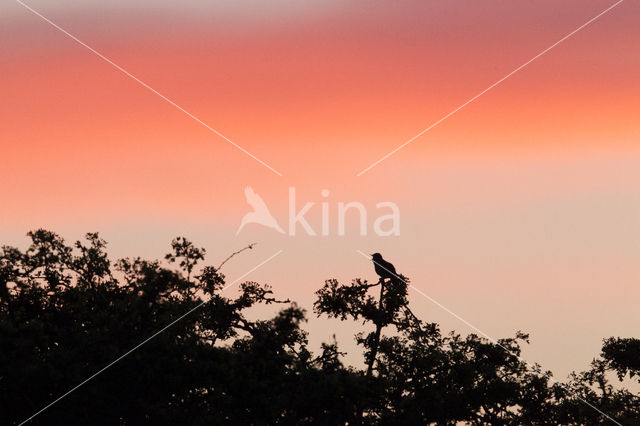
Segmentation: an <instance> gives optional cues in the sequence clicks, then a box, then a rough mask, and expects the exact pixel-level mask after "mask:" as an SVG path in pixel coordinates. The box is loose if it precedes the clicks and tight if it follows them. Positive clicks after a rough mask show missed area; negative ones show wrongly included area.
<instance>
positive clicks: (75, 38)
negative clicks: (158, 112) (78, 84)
mask: <svg viewBox="0 0 640 426" xmlns="http://www.w3.org/2000/svg"><path fill="white" fill-rule="evenodd" d="M15 1H16V2H17V3H18V4H20V5H22V6H23V7H24V8H25V9H27V10H29V11H30V12H32V13H33V14H35V15H37V16H39V17H40V18H42V19H43V20H44V21H46V22H48V23H49V24H51V25H52V26H53V27H54V28H56V29H58V30H59V31H61V32H62V33H64V34H66V35H67V36H69V37H70V38H71V39H73V40H74V41H75V42H77V43H78V44H80V45H82V46H84V47H86V48H87V49H89V50H90V51H91V52H93V53H94V54H96V55H97V56H98V57H100V59H102V60H104V61H106V62H107V63H109V64H111V65H112V66H113V67H115V68H116V69H118V70H119V71H120V72H122V73H123V74H125V75H126V76H127V77H130V78H131V79H133V80H135V81H136V82H138V83H139V84H140V85H142V86H143V87H145V88H146V89H148V90H150V91H152V92H153V93H155V94H156V95H158V96H160V97H161V98H162V99H164V100H165V101H167V102H168V103H170V104H171V105H173V106H174V107H176V108H177V109H179V110H180V111H182V112H183V113H185V114H186V115H187V116H189V117H191V118H192V119H193V120H195V121H197V122H198V123H200V124H202V125H203V126H204V127H206V128H207V129H209V130H210V131H212V132H213V133H215V134H216V135H218V136H219V137H221V138H222V139H224V140H225V141H227V142H229V143H230V144H231V145H233V146H235V147H236V148H238V149H239V150H240V151H242V152H244V153H245V154H247V155H248V156H249V157H251V158H253V159H254V160H256V161H257V162H258V163H260V164H262V165H263V166H265V167H266V168H267V169H269V170H271V171H272V172H273V173H275V174H277V175H278V176H282V173H280V172H279V171H277V170H276V169H274V168H273V167H271V166H270V165H268V164H267V163H265V162H264V161H262V160H261V159H259V158H258V157H256V156H255V155H253V154H252V153H250V152H249V151H247V150H246V149H244V148H243V147H241V146H240V145H238V144H237V143H235V142H234V141H232V140H231V139H229V138H228V137H226V136H225V135H223V134H222V133H220V132H219V131H218V130H216V129H214V128H213V127H211V126H210V125H208V124H207V123H205V122H204V121H202V120H201V119H199V118H198V117H196V116H195V115H193V114H192V113H190V112H189V111H187V110H186V109H184V108H183V107H181V106H180V105H178V104H177V103H175V102H174V101H172V100H171V99H169V98H168V97H166V96H165V95H163V94H162V93H160V92H158V91H157V90H156V89H154V88H153V87H151V86H149V85H148V84H147V83H145V82H144V81H142V80H140V79H139V78H138V77H136V76H135V75H133V74H131V73H130V72H129V71H127V70H126V69H124V68H122V67H121V66H120V65H118V64H116V63H115V62H113V61H112V60H111V59H109V58H107V57H106V56H104V55H103V54H102V53H100V52H98V51H97V50H95V49H94V48H93V47H91V46H89V45H88V44H87V43H85V42H83V41H82V40H80V39H79V38H77V37H76V36H74V35H73V34H71V33H70V32H68V31H67V30H65V29H64V28H62V27H60V26H59V25H58V24H56V23H55V22H53V21H51V20H50V19H48V18H47V17H46V16H43V15H42V14H41V13H40V12H38V11H37V10H35V9H33V8H32V7H31V6H29V5H27V4H25V3H23V2H22V1H21V0H15Z"/></svg>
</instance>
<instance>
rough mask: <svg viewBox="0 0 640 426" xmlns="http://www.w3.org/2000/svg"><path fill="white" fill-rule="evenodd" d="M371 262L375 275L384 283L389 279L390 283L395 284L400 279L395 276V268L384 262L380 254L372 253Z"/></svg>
mask: <svg viewBox="0 0 640 426" xmlns="http://www.w3.org/2000/svg"><path fill="white" fill-rule="evenodd" d="M371 260H372V261H373V266H374V268H375V271H376V274H378V275H379V276H380V279H381V280H383V281H384V280H385V278H389V279H390V280H391V281H394V282H395V281H398V280H399V279H400V278H399V277H398V275H397V274H396V268H395V267H394V266H393V265H392V264H391V263H389V262H387V261H386V260H384V259H383V258H382V255H381V254H380V253H373V254H372V255H371Z"/></svg>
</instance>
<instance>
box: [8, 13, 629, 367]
mask: <svg viewBox="0 0 640 426" xmlns="http://www.w3.org/2000/svg"><path fill="white" fill-rule="evenodd" d="M27 3H28V4H29V5H30V6H32V7H34V8H35V9H37V10H39V11H40V12H41V13H42V14H43V15H45V16H47V17H48V18H49V19H51V20H53V21H54V22H56V23H57V24H58V25H60V26H62V27H63V28H65V29H66V30H68V31H69V32H71V33H73V34H74V35H75V36H77V37H78V38H80V39H81V40H83V41H84V42H86V43H87V44H89V45H91V46H92V47H94V48H95V49H96V50H98V51H100V52H101V53H103V54H104V55H106V56H108V57H109V58H111V59H112V60H113V61H115V62H116V63H118V64H119V65H121V66H122V67H123V68H125V69H127V70H128V71H129V72H131V73H133V74H134V75H136V76H137V77H138V78H140V79H141V80H143V81H144V82H146V83H147V84H149V85H150V86H152V87H153V88H155V89H156V90H158V91H160V92H162V93H163V94H165V95H166V96H168V97H169V98H171V99H173V100H174V101H175V102H176V103H178V104H179V105H181V106H183V107H184V108H185V109H187V110H188V111H190V112H191V113H193V114H195V115H196V116H197V117H199V118H200V119H201V120H203V121H204V122H206V123H208V124H209V125H211V126H212V127H214V128H215V129H217V130H219V131H221V132H222V133H224V134H225V135H226V136H228V137H229V138H231V139H232V140H233V141H234V142H236V143H238V144H240V145H241V146H242V147H244V148H245V149H247V150H248V151H250V152H251V153H253V154H254V155H256V156H258V157H259V158H261V159H262V160H264V161H266V162H267V163H269V164H270V165H271V166H272V167H274V168H275V169H277V170H278V171H280V172H281V173H282V174H283V175H284V176H282V177H280V176H277V175H276V174H274V173H272V172H271V171H269V170H268V169H267V168H265V167H263V166H262V165H260V164H259V163H257V162H256V161H254V160H253V159H252V158H250V157H249V156H247V155H245V154H244V153H242V152H240V151H239V150H238V149H236V148H234V147H233V146H231V145H230V144H229V143H227V142H225V141H224V140H222V139H221V138H219V137H218V136H216V135H215V134H213V133H211V132H210V131H209V130H207V129H206V128H204V127H203V126H202V125H200V124H198V123H197V122H195V121H194V120H192V119H191V118H189V117H187V116H186V115H185V114H184V113H182V112H180V111H178V110H177V109H176V108H174V107H173V106H171V105H169V104H168V103H167V102H165V101H164V100H163V99H161V98H160V97H158V96H156V95H155V94H153V93H151V92H150V91H148V90H146V89H145V88H144V87H142V86H140V85H139V84H138V83H136V82H135V81H133V80H131V79H130V78H128V77H127V76H125V75H124V74H122V73H121V72H119V71H118V70H116V69H114V68H113V67H112V66H111V65H109V64H107V63H106V62H104V61H102V60H101V59H100V58H98V57H97V56H95V55H94V54H93V53H91V52H90V51H88V50H87V49H85V48H83V47H82V46H80V45H78V44H77V43H75V42H74V41H73V40H71V39H70V38H69V37H67V36H65V35H64V34H62V33H61V32H59V31H58V30H56V29H55V28H53V27H51V26H50V25H49V24H47V23H46V22H44V21H43V20H42V19H40V18H39V17H37V16H35V15H34V14H32V13H31V12H29V11H28V10H26V9H25V8H23V7H22V6H20V5H19V4H18V3H15V2H5V3H4V4H3V5H2V6H0V12H1V13H0V16H2V18H0V20H2V24H3V25H2V26H0V40H1V42H0V43H1V45H0V48H1V49H2V55H1V56H0V63H1V69H2V74H3V75H2V80H1V81H0V89H1V91H0V92H1V93H2V96H3V102H2V103H1V104H0V137H1V139H2V141H3V143H2V153H3V159H4V160H5V161H4V162H3V167H2V169H0V195H1V196H2V205H1V207H0V237H1V243H5V244H14V245H19V246H23V245H24V244H25V243H26V239H25V238H24V234H25V233H26V232H27V231H28V230H29V229H33V228H37V227H46V228H49V229H51V230H54V231H56V232H58V233H60V234H62V235H63V236H64V237H66V238H67V239H69V240H73V239H77V238H79V237H80V236H81V235H82V234H84V233H85V232H88V231H99V232H101V234H102V235H103V237H104V238H106V239H107V240H108V241H109V242H110V245H111V252H112V254H113V256H114V257H119V256H134V255H142V256H146V257H152V258H153V257H161V256H162V255H163V254H164V253H165V252H166V251H167V247H168V246H169V242H170V240H171V238H172V237H174V236H176V235H185V236H187V237H188V238H190V239H192V240H193V241H195V242H196V243H197V244H199V245H202V246H205V247H207V249H208V250H209V253H210V255H209V258H210V260H211V261H212V262H213V263H218V262H219V260H220V259H222V258H224V257H226V255H227V254H228V253H230V252H232V251H234V250H236V249H237V248H239V247H242V246H243V245H245V244H246V243H248V242H253V241H257V242H258V243H259V245H258V247H257V249H256V251H254V252H251V253H250V254H247V255H243V257H242V258H239V259H234V263H231V264H229V265H228V268H229V270H228V271H227V276H228V277H229V278H230V279H233V278H234V277H235V276H239V275H241V274H242V273H244V272H245V271H246V270H248V269H250V268H251V267H253V266H254V265H255V264H257V263H259V262H260V261H262V260H263V259H265V258H267V257H269V256H270V255H271V254H272V253H274V252H276V251H277V250H280V249H282V250H283V253H282V255H280V256H278V257H277V258H276V259H275V260H274V261H273V262H270V263H269V264H267V265H265V266H264V267H263V268H261V269H260V270H259V271H257V272H256V273H254V274H253V275H252V276H251V277H250V278H252V279H255V280H257V281H261V282H269V283H271V284H272V285H273V286H274V288H275V289H276V291H277V292H278V293H279V294H281V295H283V296H288V297H291V298H292V299H295V300H298V301H299V302H300V303H301V304H302V305H303V306H305V307H307V308H309V309H310V307H311V303H312V302H313V300H314V295H313V293H314V291H315V290H316V289H317V288H319V287H320V286H321V285H322V283H323V281H324V280H325V279H327V278H333V277H335V278H339V279H341V280H343V281H347V280H350V279H351V278H354V277H364V278H369V279H373V278H374V273H373V268H372V266H371V264H369V263H367V261H366V259H363V258H362V257H361V256H360V255H358V254H357V253H356V250H363V251H365V252H372V251H380V252H381V253H383V255H384V256H385V258H388V259H389V260H391V261H392V262H394V263H395V264H396V267H397V269H398V270H399V271H400V272H402V273H403V274H404V275H406V276H409V277H410V278H411V279H412V282H413V283H414V285H416V286H417V287H419V288H420V289H422V290H423V291H425V292H426V293H428V294H429V295H430V296H432V297H433V298H435V299H437V300H438V301H440V302H441V303H442V304H444V305H445V306H447V307H449V308H450V309H451V310H453V311H455V312H456V313H457V314H458V315H460V316H461V317H463V318H465V319H467V320H468V321H469V322H471V323H473V324H474V325H476V326H477V327H479V328H480V329H482V330H483V331H485V332H486V333H487V334H489V335H492V336H495V337H504V336H507V335H512V334H513V333H514V332H515V331H516V330H524V331H528V332H530V333H531V334H532V344H531V345H530V347H529V348H527V349H526V351H525V356H526V358H527V359H528V360H530V361H532V362H539V363H541V364H542V365H543V366H544V367H545V368H548V369H552V370H553V371H555V372H556V374H559V375H560V376H564V375H565V374H567V373H568V372H569V371H570V370H571V369H581V368H585V367H586V366H587V363H588V362H589V361H590V360H591V358H592V357H593V356H595V355H596V354H597V352H598V350H599V347H600V343H601V339H602V338H604V337H608V336H611V335H621V336H630V335H637V334H638V331H637V327H636V324H637V322H638V321H637V315H636V313H637V303H638V298H639V297H640V286H638V285H637V283H638V282H640V280H639V278H640V272H639V271H638V268H637V264H638V253H639V252H640V250H639V249H640V226H639V224H640V219H638V218H640V149H639V148H640V122H639V121H638V111H639V110H640V84H639V83H638V75H640V50H639V49H638V48H637V47H638V42H639V41H640V29H639V28H638V26H637V22H638V18H640V4H639V3H637V2H632V1H626V2H623V3H622V4H621V5H619V6H618V7H616V8H615V9H613V10H612V11H611V12H609V13H608V14H606V15H605V16H603V17H602V18H600V19H599V20H597V21H596V22H594V23H593V24H592V25H590V26H589V27H587V28H585V29H584V30H582V31H581V32H579V33H578V34H576V35H575V36H574V37H572V38H570V39H569V40H567V41H565V42H564V43H562V44H561V45H559V46H558V47H556V48H555V49H553V50H552V51H550V52H549V53H547V54H546V55H545V56H543V57H541V58H540V59H538V60H537V61H535V62H534V63H532V64H531V65H529V66H527V67H526V68H525V69H523V70H522V71H520V72H519V73H517V74H516V75H514V76H512V77H510V78H509V79H508V80H506V81H505V82H503V83H502V84H501V85H499V86H498V87H496V88H495V89H493V90H492V91H490V92H488V93H487V94H485V95H483V96H482V97H481V98H479V99H478V100H477V101H475V102H474V103H472V104H471V105H469V106H468V107H466V108H464V109H463V110H461V111H460V112H458V113H457V114H455V115H454V116H452V117H451V118H449V119H448V120H447V121H445V122H443V123H442V124H441V125H439V126H438V127H436V128H434V129H433V130H431V131H430V132H428V133H427V134H425V135H424V136H423V137H421V138H420V139H418V140H416V141H415V142H413V143H411V144H410V145H409V146H407V147H406V148H404V149H402V150H401V151H399V152H398V153H397V154H395V155H393V156H392V157H390V158H389V159H388V160H386V161H384V162H382V163H381V164H380V165H379V166H377V167H376V168H374V169H372V170H371V171H370V172H368V173H366V174H365V175H363V176H361V177H356V176H355V175H356V173H357V172H359V171H360V170H362V169H364V168H365V167H367V166H368V165H369V164H371V163H372V162H373V161H375V160H377V159H378V158H380V157H381V156H383V155H384V154H386V153H387V152H389V151H390V150H392V149H393V148H395V147H396V146H398V145H399V144H401V143H402V142H404V141H406V140H407V139H409V138H411V137H412V136H414V135H415V134H417V133H418V132H419V131H421V130H422V129H424V128H426V127H427V126H429V125H430V124H431V123H433V122H435V121H436V120H438V119H439V118H441V117H442V116H444V115H445V114H447V113H448V112H450V111H451V110H453V109H454V108H456V107H457V106H458V105H460V104H462V103H463V102H465V101H466V100H468V99H470V98H471V97H473V96H474V95H476V94H477V93H479V92H480V91H482V90H484V89H485V88H487V87H488V86H489V85H491V84H492V83H494V82H495V81H497V80H498V79H500V78H501V77H503V76H505V75H506V74H508V73H509V72H511V71H512V70H514V69H515V68H517V67H518V66H519V65H521V64H522V63H524V62H526V61H527V60H529V59H531V58H532V57H533V56H535V55H536V54H538V53H539V52H541V51H542V50H544V49H545V48H547V47H548V46H550V45H551V44H553V43H554V42H556V41H558V40H559V39H561V38H562V37H563V36H565V35H566V34H568V33H569V32H571V31H572V30H574V29H575V28H577V27H579V26H580V25H582V24H583V23H585V22H586V21H588V20H589V19H590V18H592V17H593V16H595V15H597V14H598V13H600V12H601V11H602V10H604V9H606V8H607V7H608V6H610V5H612V4H613V3H614V2H613V1H602V0H597V1H577V0H572V1H564V2H557V1H547V0H544V1H542V0H541V1H497V0H495V1H485V2H477V1H471V0H466V1H462V0H460V1H454V2H417V1H406V2H400V3H394V5H393V6H390V3H383V2H373V3H372V2H354V3H349V5H346V4H345V3H343V2H308V3H307V2H305V3H304V5H303V6H301V5H300V2H295V3H294V2H285V1H276V2H274V3H271V4H270V6H268V7H267V6H264V5H262V6H257V5H258V4H262V3H257V2H250V1H241V2H237V3H234V6H233V7H229V5H230V3H227V2H223V3H216V2H213V3H209V2H200V1H187V2H182V3H181V7H180V8H179V9H176V7H175V6H174V5H173V3H171V2H151V1H143V2H140V3H136V6H135V7H134V6H131V5H130V2H124V1H117V2H113V3H111V2H110V3H109V5H108V6H105V5H103V4H102V3H101V2H86V3H83V5H82V8H81V9H78V8H76V6H77V5H76V3H75V2H65V1H63V2H51V1H45V0H37V1H36V0H34V1H30V2H27ZM247 185H250V186H252V187H253V188H254V189H255V190H256V191H257V192H258V193H259V194H260V195H261V196H262V197H263V198H264V199H265V201H266V202H267V203H268V204H269V206H270V208H271V210H272V212H273V213H274V216H275V217H276V218H278V219H279V220H280V221H281V223H285V222H286V218H287V191H288V187H290V186H295V187H296V188H297V193H298V197H299V201H300V202H301V203H304V202H306V201H315V202H316V204H317V203H319V202H321V201H322V197H321V196H320V191H321V190H322V189H328V190H330V192H331V195H330V196H329V198H328V200H329V202H330V205H331V208H332V216H331V218H332V219H331V220H332V221H333V222H332V226H335V218H336V212H335V208H336V206H337V203H338V202H339V201H360V202H362V203H363V204H364V205H366V206H367V208H368V209H369V211H370V212H371V215H372V216H373V218H375V217H376V215H377V213H376V210H375V204H376V202H379V201H393V202H395V203H397V204H398V206H399V207H400V210H401V235H400V236H398V237H388V238H381V237H376V236H368V237H364V238H363V237H360V236H358V235H357V233H356V232H355V230H356V226H355V224H354V223H351V225H352V226H351V227H350V228H349V229H348V230H349V231H350V232H348V233H347V236H345V237H337V236H335V235H332V236H329V237H306V236H303V235H300V234H298V235H296V236H295V237H291V236H283V235H279V234H276V233H274V232H272V231H270V230H267V229H262V228H260V227H258V226H255V225H254V226H250V227H247V228H246V229H245V230H243V232H242V233H241V234H240V235H239V236H238V237H235V231H236V229H237V227H238V225H239V223H240V219H241V218H242V216H243V215H244V214H245V213H246V212H247V211H248V206H247V205H246V202H245V199H244V194H243V189H244V187H245V186H247ZM319 212H320V208H319V206H318V205H316V206H315V207H314V209H313V210H312V212H311V214H310V215H309V220H310V222H312V223H313V225H314V226H316V227H318V228H319V223H320V222H319ZM372 222H373V219H371V220H370V224H369V225H370V226H371V224H372ZM334 230H335V228H334ZM299 232H301V231H300V230H299ZM333 234H335V232H333ZM411 301H412V304H413V309H414V311H415V312H417V313H420V314H421V316H422V317H423V318H424V319H425V320H429V321H435V322H439V323H440V324H441V325H442V327H443V329H445V330H449V329H456V330H458V331H460V332H463V333H467V332H469V331H470V330H469V329H468V328H467V327H466V326H465V325H464V324H462V323H461V322H459V321H458V320H456V319H455V318H453V317H452V316H451V315H449V314H448V313H446V312H444V311H442V310H441V309H440V308H438V307H436V306H435V305H433V304H431V302H429V301H428V300H426V299H424V298H422V297H421V296H420V295H418V294H415V293H414V294H413V295H412V296H411ZM311 316H312V317H313V315H311ZM309 328H310V329H311V330H312V332H313V333H312V335H315V337H314V339H315V341H314V344H318V343H319V341H320V339H325V340H327V339H329V338H330V336H331V334H333V333H338V334H339V336H340V337H341V338H342V339H343V340H344V341H346V340H350V338H351V335H352V334H353V333H354V332H355V327H354V328H348V327H341V328H338V327H336V323H334V322H330V321H325V320H316V319H312V320H311V322H310V323H309Z"/></svg>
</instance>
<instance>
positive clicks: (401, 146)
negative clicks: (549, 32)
mask: <svg viewBox="0 0 640 426" xmlns="http://www.w3.org/2000/svg"><path fill="white" fill-rule="evenodd" d="M623 1H624V0H619V1H618V2H616V3H615V4H613V5H612V6H609V7H608V8H607V9H605V10H603V11H602V12H600V13H599V14H598V15H596V16H594V17H593V18H591V19H589V20H588V21H587V22H585V23H584V24H582V25H581V26H579V27H578V28H576V29H575V30H573V31H571V32H570V33H569V34H567V35H566V36H564V37H562V38H561V39H560V40H558V41H557V42H555V43H553V44H552V45H551V46H549V47H547V48H546V49H544V50H543V51H542V52H540V53H538V54H537V55H536V56H534V57H533V58H531V59H529V60H528V61H527V62H525V63H524V64H522V65H520V66H519V67H518V68H516V69H515V70H513V71H511V72H510V73H509V74H507V75H505V76H504V77H502V78H501V79H500V80H498V81H496V82H495V83H493V84H492V85H491V86H489V87H487V88H486V89H484V90H483V91H482V92H480V93H478V94H477V95H475V96H474V97H473V98H471V99H469V100H468V101H466V102H465V103H463V104H462V105H460V106H459V107H457V108H456V109H454V110H453V111H451V112H450V113H449V114H447V115H445V116H444V117H442V118H441V119H439V120H438V121H436V122H435V123H433V124H431V125H430V126H429V127H427V128H426V129H424V130H422V131H421V132H420V133H418V134H417V135H415V136H414V137H412V138H411V139H409V140H408V141H406V142H404V143H403V144H401V145H399V146H397V147H396V148H395V149H393V150H392V151H390V152H389V153H388V154H386V155H385V156H383V157H382V158H380V159H379V160H378V161H376V162H374V163H371V164H370V165H369V166H368V167H367V168H365V169H363V170H361V171H360V172H359V173H358V174H356V176H362V175H363V174H365V173H366V172H368V171H369V170H371V169H372V168H374V167H375V166H377V165H378V164H380V163H381V162H383V161H384V160H386V159H387V158H389V157H391V156H392V155H393V154H395V153H396V152H398V151H400V150H401V149H402V148H404V147H405V146H407V145H409V144H410V143H411V142H413V141H414V140H416V139H418V138H419V137H420V136H422V135H424V134H425V133H427V132H428V131H429V130H431V129H433V128H434V127H436V126H437V125H438V124H440V123H442V122H443V121H445V120H446V119H447V118H449V117H451V116H452V115H453V114H455V113H456V112H458V111H460V110H461V109H462V108H464V107H466V106H467V105H469V104H470V103H471V102H473V101H475V100H476V99H478V98H479V97H480V96H482V95H484V94H485V93H487V92H488V91H489V90H491V89H493V88H494V87H496V86H497V85H499V84H500V83H502V82H503V81H505V80H506V79H508V78H509V77H511V76H512V75H514V74H515V73H517V72H518V71H520V70H521V69H523V68H524V67H526V66H527V65H529V64H530V63H531V62H533V61H535V60H536V59H538V58H539V57H541V56H542V55H544V54H545V53H547V52H548V51H550V50H551V49H553V48H554V47H556V46H557V45H559V44H560V43H562V42H563V41H565V40H567V39H568V38H570V37H571V36H573V35H574V34H576V33H577V32H578V31H580V30H582V29H583V28H585V27H586V26H588V25H589V24H591V23H593V22H594V21H595V20H596V19H598V18H600V17H601V16H602V15H604V14H605V13H607V12H609V11H610V10H611V9H613V8H614V7H616V6H618V5H619V4H620V3H622V2H623Z"/></svg>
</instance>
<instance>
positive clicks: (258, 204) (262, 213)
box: [236, 186, 284, 235]
mask: <svg viewBox="0 0 640 426" xmlns="http://www.w3.org/2000/svg"><path fill="white" fill-rule="evenodd" d="M244 196H245V197H246V199H247V203H248V204H249V205H250V206H251V207H252V208H253V211H252V212H249V213H247V214H246V215H244V217H243V218H242V222H240V227H239V228H238V231H236V235H238V234H239V233H240V231H241V230H242V228H244V226H245V225H246V224H248V223H259V224H260V225H264V226H266V227H267V228H272V229H275V230H276V231H278V232H280V233H281V234H284V231H283V230H282V228H280V225H278V221H277V220H276V219H275V218H274V217H273V215H271V212H270V211H269V208H267V205H266V204H265V202H264V200H263V199H262V197H260V196H259V195H258V194H257V193H256V192H255V191H254V190H253V188H251V187H250V186H247V187H246V188H245V189H244Z"/></svg>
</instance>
